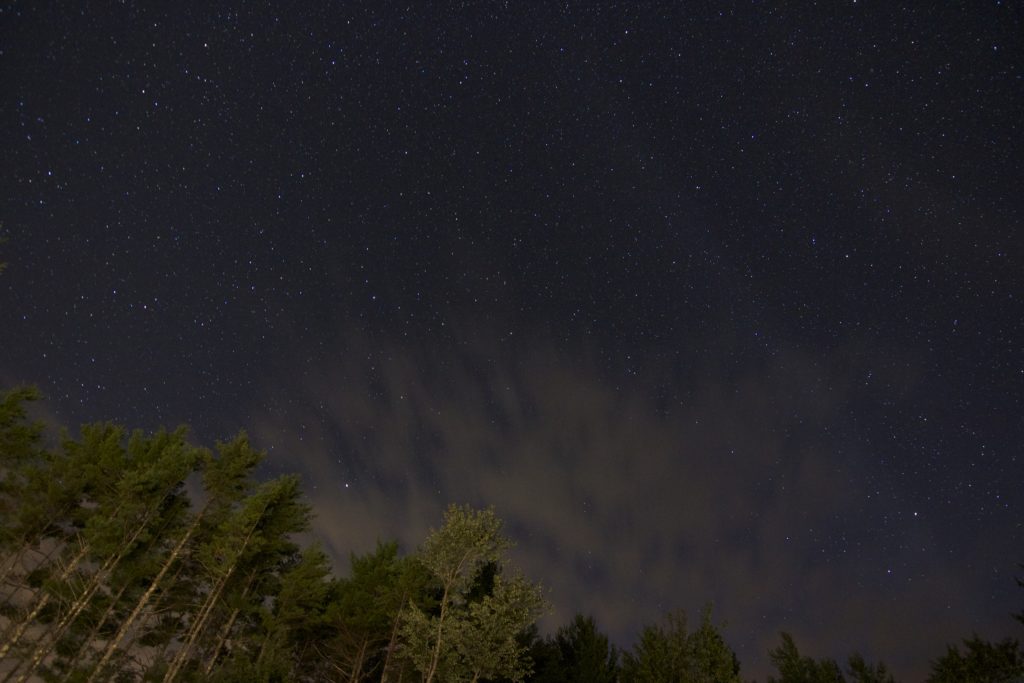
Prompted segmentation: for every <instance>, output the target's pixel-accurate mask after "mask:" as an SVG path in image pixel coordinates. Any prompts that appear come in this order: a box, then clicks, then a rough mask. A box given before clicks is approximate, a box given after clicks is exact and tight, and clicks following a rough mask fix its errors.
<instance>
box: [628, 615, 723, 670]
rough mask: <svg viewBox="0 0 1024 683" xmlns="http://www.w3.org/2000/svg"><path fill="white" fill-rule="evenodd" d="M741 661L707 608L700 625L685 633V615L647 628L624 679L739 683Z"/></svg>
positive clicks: (675, 616) (667, 618) (632, 655)
mask: <svg viewBox="0 0 1024 683" xmlns="http://www.w3.org/2000/svg"><path fill="white" fill-rule="evenodd" d="M739 671H740V667H739V661H738V660H737V659H736V654H735V653H734V652H733V651H732V650H731V649H730V648H729V646H728V645H726V643H725V640H724V639H723V638H722V635H721V633H719V631H718V629H717V628H716V627H715V626H714V624H713V623H712V622H711V609H710V608H705V610H704V612H703V614H702V616H701V624H700V627H698V629H697V630H696V631H694V632H692V633H687V630H686V615H685V614H684V613H683V612H677V613H673V614H669V615H668V616H667V617H666V619H665V624H664V625H661V624H657V625H654V626H648V627H647V628H645V629H644V630H643V633H641V635H640V642H639V643H637V645H636V647H635V648H634V650H633V652H629V653H626V655H625V657H624V661H623V666H622V680H623V681H626V682H628V683H656V682H664V683H671V682H678V683H732V682H735V683H739V681H740V676H739Z"/></svg>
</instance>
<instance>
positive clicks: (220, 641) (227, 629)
mask: <svg viewBox="0 0 1024 683" xmlns="http://www.w3.org/2000/svg"><path fill="white" fill-rule="evenodd" d="M255 580H256V572H255V571H253V572H251V573H250V574H249V580H248V581H246V583H245V588H244V589H243V590H242V595H241V599H242V600H244V599H245V598H246V596H248V595H249V589H250V588H252V584H253V581H255ZM239 612H241V608H239V607H236V608H235V609H233V610H232V611H231V616H230V617H229V618H228V620H227V622H226V623H225V624H224V627H223V628H221V630H220V634H219V635H218V637H217V643H216V644H215V645H214V647H213V655H211V657H210V661H209V662H207V664H206V675H207V676H209V675H210V672H211V671H213V667H214V665H216V663H217V657H218V656H219V655H220V650H221V648H222V647H224V643H225V642H226V641H227V639H228V636H229V635H231V627H232V626H234V625H235V620H236V619H238V613H239ZM89 683H92V681H89Z"/></svg>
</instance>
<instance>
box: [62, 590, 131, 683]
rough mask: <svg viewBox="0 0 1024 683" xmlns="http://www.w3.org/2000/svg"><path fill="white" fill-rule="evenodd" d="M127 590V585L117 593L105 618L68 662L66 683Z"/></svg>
mask: <svg viewBox="0 0 1024 683" xmlns="http://www.w3.org/2000/svg"><path fill="white" fill-rule="evenodd" d="M126 590H128V584H127V583H126V584H125V585H123V586H121V590H119V591H118V592H117V595H116V596H114V599H113V600H111V601H110V605H108V606H107V609H106V611H105V612H104V613H103V616H102V617H100V619H99V621H97V622H96V625H95V626H93V628H92V631H90V632H89V636H88V637H87V638H86V639H85V640H84V641H83V642H82V646H81V647H80V648H78V653H77V654H75V656H74V657H73V658H72V659H71V661H70V662H68V671H67V673H66V674H65V675H64V681H68V680H70V679H71V676H72V674H74V672H75V667H76V666H78V663H79V662H80V661H82V657H83V656H84V655H85V653H86V651H87V650H88V649H89V645H90V644H91V643H92V642H93V641H94V640H96V636H97V634H99V632H100V629H101V628H103V625H104V624H105V623H107V619H109V618H110V615H111V614H113V612H114V608H115V607H117V603H118V602H120V601H121V596H123V595H124V593H125V591H126Z"/></svg>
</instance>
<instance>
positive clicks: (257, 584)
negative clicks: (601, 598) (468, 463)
mask: <svg viewBox="0 0 1024 683" xmlns="http://www.w3.org/2000/svg"><path fill="white" fill-rule="evenodd" d="M38 398H39V393H38V391H37V390H35V389H33V388H30V387H19V388H16V389H14V390H12V391H9V392H6V393H4V394H3V395H2V396H0V584H2V585H7V586H14V587H15V588H14V589H13V590H12V591H9V592H8V594H7V595H6V596H5V599H4V601H3V602H2V603H0V614H2V618H3V623H4V632H3V633H2V635H0V660H3V662H4V667H5V668H4V671H5V675H7V676H8V677H9V678H10V679H12V680H29V679H38V678H39V677H42V678H43V679H44V680H65V681H82V682H83V683H97V682H98V681H108V680H109V681H120V680H125V681H128V680H133V681H134V680H141V681H164V683H169V682H171V681H223V682H231V681H239V682H240V681H260V682H264V683H270V682H272V681H299V682H302V681H320V680H345V681H349V682H351V683H357V682H360V681H381V682H382V683H390V682H393V681H407V682H408V681H414V680H417V679H418V680H419V681H420V682H421V683H433V682H434V681H438V682H445V683H447V682H449V681H459V682H462V681H469V682H471V683H472V682H475V681H501V682H502V683H504V682H505V681H524V680H528V681H531V682H532V683H554V682H556V681H558V682H563V681H564V682H567V683H582V682H584V681H586V682H587V683H618V682H619V681H621V682H622V683H633V682H648V681H649V682H652V683H653V682H657V683H663V682H665V683H672V682H687V683H689V682H691V681H692V682H701V683H703V682H708V683H710V682H712V681H713V682H715V683H738V681H739V680H740V677H739V663H738V661H737V659H736V656H735V654H734V653H733V651H732V650H731V649H730V648H729V646H728V645H727V644H726V643H725V641H724V639H723V637H722V635H721V632H720V630H719V628H717V627H716V626H715V625H714V624H713V623H712V621H711V613H710V609H707V610H705V611H704V613H703V614H702V618H701V622H700V624H699V626H698V628H697V629H696V630H694V631H692V632H690V631H688V630H687V624H686V619H685V615H684V614H683V613H681V612H680V613H676V614H670V615H668V617H667V618H666V619H665V621H664V622H662V623H660V624H656V625H653V626H648V627H647V628H645V629H644V631H643V633H642V634H641V637H640V639H639V641H638V643H637V644H636V646H635V648H634V649H633V650H632V651H631V652H628V653H626V654H625V655H624V656H623V657H622V663H621V666H620V664H619V654H618V652H617V651H616V649H615V648H614V647H612V646H611V645H610V644H609V642H608V638H607V637H606V636H604V635H603V634H601V633H600V632H599V631H598V629H597V626H596V624H595V623H594V620H593V619H590V618H585V617H583V616H577V617H576V618H575V619H574V620H573V621H572V622H571V623H570V624H568V625H567V626H565V627H563V628H561V629H559V631H558V632H557V633H556V634H555V635H554V636H553V637H551V638H547V639H544V640H541V639H538V637H537V635H536V634H537V631H536V624H535V620H536V618H537V617H538V615H539V614H540V613H541V611H542V610H543V609H544V601H543V600H542V597H541V591H540V589H539V587H538V586H537V585H535V584H533V583H531V582H530V581H528V580H527V579H525V578H524V577H522V576H520V575H518V574H516V573H514V572H511V571H508V569H507V567H506V562H505V560H506V558H505V555H506V551H507V550H508V548H509V546H510V544H509V541H508V539H507V538H505V536H504V535H503V533H502V524H501V521H500V520H499V519H498V517H497V516H496V515H495V513H494V511H493V510H490V509H488V510H474V509H472V508H470V507H467V506H455V505H453V506H450V507H449V508H448V509H447V511H446V512H445V515H444V523H443V525H442V526H441V528H439V529H437V530H434V531H432V532H431V533H430V535H429V536H428V537H427V538H426V539H425V540H424V542H423V545H422V546H421V548H420V549H419V551H418V552H417V553H415V554H413V555H409V556H405V557H402V556H400V554H399V552H398V546H397V545H396V544H394V543H385V544H379V545H378V547H377V548H376V550H375V551H374V552H371V553H368V554H366V555H363V556H357V555H353V556H352V557H351V572H350V575H349V577H348V578H344V579H337V578H335V577H334V576H333V575H332V571H331V566H330V562H329V560H328V557H327V555H326V554H325V553H324V551H323V550H322V549H321V548H320V547H319V546H317V545H316V544H313V545H311V546H309V547H306V548H305V549H303V548H301V547H300V546H299V545H298V544H297V543H296V540H295V537H296V534H299V533H301V532H304V531H307V530H308V529H309V526H310V519H311V511H310V508H309V506H308V505H307V504H306V503H305V502H304V501H303V500H302V495H301V492H300V490H299V481H298V478H297V477H295V476H283V477H279V478H277V479H273V480H270V481H263V482H262V483H261V482H259V481H257V479H256V477H255V476H254V471H255V469H256V467H257V466H258V465H259V463H260V462H261V460H262V458H263V455H262V453H260V452H258V451H256V450H254V449H253V448H252V446H251V445H250V443H249V440H248V438H247V437H246V435H245V434H244V433H242V434H239V435H238V436H237V437H235V438H234V439H231V440H229V441H226V442H222V443H218V444H217V445H216V448H215V449H214V450H213V451H209V450H206V449H203V448H198V447H196V446H194V445H192V444H190V443H189V441H188V432H187V430H186V429H184V428H179V429H176V430H173V431H167V430H159V431H157V432H154V433H151V434H147V433H143V432H140V431H135V432H130V433H129V432H128V431H127V430H126V429H125V428H123V427H121V426H119V425H114V424H110V423H97V424H91V425H84V426H83V427H82V428H81V429H80V430H79V433H78V434H77V435H75V436H71V435H69V434H67V433H64V434H62V436H61V439H60V442H59V445H58V446H57V447H55V448H47V447H45V446H44V439H43V429H42V426H41V425H39V424H38V423H36V422H33V421H31V420H30V419H29V417H28V410H27V407H28V405H29V404H30V403H31V402H32V401H35V400H38ZM196 474H198V475H201V476H199V477H196V476H194V475H196ZM197 480H201V482H202V492H201V495H200V501H201V505H200V506H195V505H194V504H193V502H192V500H190V497H189V495H188V492H189V490H190V489H191V488H192V487H191V486H189V487H186V486H185V482H186V481H189V482H190V484H191V483H193V482H195V481H197ZM1022 568H1024V565H1022ZM1017 583H1018V585H1021V586H1022V587H1024V581H1022V580H1021V579H1017ZM1014 617H1015V618H1016V619H1017V620H1019V621H1021V622H1022V623H1024V613H1019V614H1015V615H1014ZM528 653H529V655H531V656H532V661H531V657H530V656H528ZM770 656H771V660H772V662H773V664H774V665H775V667H776V669H777V670H778V674H779V677H778V678H770V679H769V680H770V681H775V682H777V683H845V682H846V681H851V683H853V682H856V683H894V681H893V677H892V675H891V674H890V673H889V672H888V670H887V669H886V667H885V666H884V665H883V664H869V663H868V662H866V661H865V660H864V659H863V657H861V656H860V655H858V654H854V655H853V656H852V657H850V658H849V660H848V662H847V668H846V671H845V674H844V672H843V671H842V670H841V669H840V667H839V665H838V664H837V663H836V662H835V661H833V660H831V659H822V660H815V659H813V658H811V657H806V656H803V655H801V654H800V652H799V650H798V649H797V647H796V644H795V643H794V641H793V639H792V637H790V636H789V635H788V634H786V633H783V634H782V643H781V645H780V646H779V647H778V648H776V649H774V650H772V651H771V652H770ZM417 674H418V676H417ZM928 680H929V681H932V682H937V683H945V682H947V681H957V682H958V683H960V682H964V683H971V682H974V681H977V682H982V681H983V682H986V683H989V682H996V683H1009V682H1013V683H1022V682H1024V654H1022V653H1021V651H1020V648H1019V645H1018V643H1017V641H1015V640H1011V639H1006V640H1003V641H1000V642H996V643H991V642H988V641H983V640H981V639H979V638H978V637H976V636H975V637H973V638H971V639H969V640H965V641H964V643H963V645H962V646H950V647H949V648H948V649H947V651H946V653H945V654H944V655H943V656H942V657H940V658H939V659H937V660H936V661H935V662H933V666H932V674H931V677H930V678H929V679H928Z"/></svg>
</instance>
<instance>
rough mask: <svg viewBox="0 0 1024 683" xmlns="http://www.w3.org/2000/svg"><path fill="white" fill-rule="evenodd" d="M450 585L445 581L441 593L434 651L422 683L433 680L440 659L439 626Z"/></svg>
mask: <svg viewBox="0 0 1024 683" xmlns="http://www.w3.org/2000/svg"><path fill="white" fill-rule="evenodd" d="M450 585H451V582H446V583H445V586H444V593H443V594H442V595H441V613H440V614H439V615H438V617H437V640H436V641H435V642H434V652H433V654H432V655H431V656H430V666H429V667H428V668H427V675H426V676H425V677H424V678H423V683H431V681H433V680H434V674H436V673H437V665H438V663H440V661H441V628H442V627H443V626H444V618H445V614H446V612H447V611H448V588H449V586H450Z"/></svg>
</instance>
